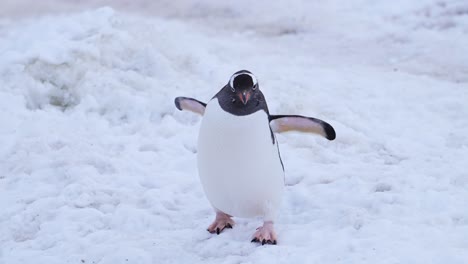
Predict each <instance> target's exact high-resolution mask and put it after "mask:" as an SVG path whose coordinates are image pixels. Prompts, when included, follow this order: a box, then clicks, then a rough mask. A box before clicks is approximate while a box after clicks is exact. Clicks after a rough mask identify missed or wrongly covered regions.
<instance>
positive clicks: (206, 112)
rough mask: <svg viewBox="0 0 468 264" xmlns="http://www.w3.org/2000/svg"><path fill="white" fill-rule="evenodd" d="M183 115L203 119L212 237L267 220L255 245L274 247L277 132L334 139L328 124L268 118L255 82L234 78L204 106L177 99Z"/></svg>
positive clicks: (201, 165) (279, 169) (202, 157)
mask: <svg viewBox="0 0 468 264" xmlns="http://www.w3.org/2000/svg"><path fill="white" fill-rule="evenodd" d="M175 105H176V107H177V108H178V109H179V110H188V111H192V112H195V113H197V114H200V115H202V116H203V119H202V122H201V127H200V133H199V137H198V154H197V156H198V172H199V177H200V180H201V183H202V185H203V189H204V191H205V194H206V196H207V198H208V200H209V201H210V203H211V205H212V206H213V208H214V211H215V212H216V218H215V220H214V222H213V223H212V224H211V225H210V226H209V227H208V231H209V232H210V233H217V234H219V233H220V232H222V231H223V230H224V229H225V228H232V227H233V226H234V221H233V220H232V217H233V216H235V217H243V218H251V217H256V216H261V217H263V221H264V222H263V226H261V227H259V228H258V229H257V231H256V232H255V233H254V235H253V239H252V242H259V243H261V244H262V245H263V244H276V242H277V236H276V234H275V231H274V229H273V222H274V220H275V218H276V215H277V213H278V209H279V207H280V202H281V198H282V194H283V191H284V168H283V164H282V161H281V157H280V153H279V148H278V142H277V141H276V137H275V134H274V133H275V132H276V133H280V132H286V131H301V132H311V133H316V134H319V135H322V136H324V137H325V138H327V139H328V140H333V139H335V130H334V129H333V127H332V126H331V125H329V124H328V123H326V122H324V121H322V120H319V119H316V118H311V117H305V116H299V115H270V113H269V111H268V106H267V103H266V101H265V97H264V96H263V94H262V92H261V91H260V87H259V84H258V81H257V78H256V77H255V76H254V75H253V74H252V73H251V72H249V71H247V70H242V71H238V72H236V73H234V74H233V75H232V76H231V78H230V79H229V82H228V83H227V84H226V85H225V86H224V87H223V88H222V89H221V90H220V91H219V92H218V93H217V94H216V95H215V96H214V97H213V98H212V99H211V100H210V101H209V102H208V104H205V103H203V102H200V101H198V100H196V99H193V98H188V97H177V98H176V99H175Z"/></svg>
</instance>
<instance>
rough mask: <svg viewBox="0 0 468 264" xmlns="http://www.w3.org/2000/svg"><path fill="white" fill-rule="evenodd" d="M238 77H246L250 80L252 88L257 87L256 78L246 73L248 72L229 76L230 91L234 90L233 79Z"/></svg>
mask: <svg viewBox="0 0 468 264" xmlns="http://www.w3.org/2000/svg"><path fill="white" fill-rule="evenodd" d="M240 75H248V76H250V78H251V79H252V83H253V86H255V85H257V83H258V81H257V77H255V75H253V74H251V73H248V72H239V73H236V74H234V75H232V76H231V79H229V86H231V89H234V79H236V77H237V76H240Z"/></svg>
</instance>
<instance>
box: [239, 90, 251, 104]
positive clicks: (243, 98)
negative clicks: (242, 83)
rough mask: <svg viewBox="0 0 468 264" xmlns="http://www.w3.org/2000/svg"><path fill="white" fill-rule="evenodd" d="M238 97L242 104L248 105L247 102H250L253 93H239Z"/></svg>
mask: <svg viewBox="0 0 468 264" xmlns="http://www.w3.org/2000/svg"><path fill="white" fill-rule="evenodd" d="M237 96H238V97H239V99H240V100H241V102H242V103H243V104H244V105H246V104H247V102H248V101H249V100H250V97H251V96H252V93H251V92H247V91H243V92H239V93H237Z"/></svg>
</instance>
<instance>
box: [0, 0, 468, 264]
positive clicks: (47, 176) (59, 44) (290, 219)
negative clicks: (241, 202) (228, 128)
mask: <svg viewBox="0 0 468 264" xmlns="http://www.w3.org/2000/svg"><path fill="white" fill-rule="evenodd" d="M55 2H59V1H57V0H49V5H44V6H38V7H36V8H34V6H33V5H32V3H31V2H28V1H25V0H22V1H18V2H15V1H10V0H6V1H4V2H2V3H0V9H1V10H2V12H1V13H0V14H3V18H0V57H1V60H0V123H1V124H2V125H1V126H0V208H1V213H0V263H1V264H3V263H5V264H10V263H47V264H53V263H143V264H145V263H347V264H349V263H412V264H413V263H444V264H445V263H450V264H466V263H468V169H467V164H468V163H467V162H468V118H467V116H468V106H467V103H468V48H467V47H468V3H467V2H466V1H464V0H460V1H456V0H453V1H435V0H421V1H403V0H398V1H392V2H391V3H390V2H389V1H383V0H382V1H370V0H352V1H338V0H331V1H327V3H322V2H323V1H306V0H295V1H276V2H274V4H272V3H270V1H256V2H255V4H252V5H248V4H247V3H248V2H250V1H246V0H240V1H236V2H235V3H230V2H227V1H222V2H221V1H195V2H193V1H188V0H187V1H175V2H174V1H161V2H158V3H151V2H146V1H133V2H131V1H123V0H119V1H114V2H112V3H113V6H112V8H111V7H106V8H98V7H97V5H98V4H97V3H99V4H101V3H105V1H96V2H91V1H89V0H86V1H80V5H76V4H75V5H67V4H65V2H64V1H62V2H61V5H55ZM108 2H111V1H108ZM15 3H17V5H15ZM129 3H130V4H129ZM2 5H3V7H2ZM21 7H24V8H21ZM39 7H40V8H39ZM88 7H89V9H87V8H88ZM54 8H55V9H54ZM18 10H20V11H24V10H35V13H34V14H31V12H29V13H28V12H19V11H18ZM69 11H70V12H71V13H64V12H69ZM18 12H19V13H18ZM38 14H39V15H38ZM244 68H245V69H249V70H251V71H252V72H254V73H255V74H256V75H257V77H258V78H259V81H260V87H261V89H262V90H263V92H264V94H265V95H266V97H267V100H268V103H269V107H270V110H271V112H272V113H274V114H280V113H283V114H303V115H310V116H314V117H318V118H321V119H323V120H326V121H328V122H329V123H331V124H332V125H333V126H334V127H335V129H336V131H337V139H336V140H335V141H332V142H328V141H326V140H324V139H322V138H320V137H317V136H312V135H304V134H284V135H279V136H278V139H279V141H280V148H281V153H282V157H283V161H284V164H285V169H286V183H287V188H286V195H285V197H284V203H283V207H282V210H281V214H280V217H279V219H278V221H277V231H278V234H279V245H277V246H259V245H256V244H252V243H250V239H251V235H252V234H253V232H254V231H255V228H256V227H257V226H259V225H260V224H261V221H260V219H253V220H252V219H250V220H249V219H236V221H237V226H235V227H234V229H232V230H228V231H226V232H224V233H223V234H221V235H219V236H217V235H211V234H209V233H208V232H206V227H207V226H208V224H209V223H210V222H211V221H212V219H213V216H214V215H213V213H212V209H211V208H210V206H209V203H208V202H207V200H206V199H205V197H204V194H203V191H202V189H201V186H200V184H199V180H198V177H197V169H196V140H197V133H198V128H199V124H200V118H199V117H197V116H195V115H193V114H191V113H187V112H178V111H177V110H176V109H175V107H174V105H173V98H174V97H176V96H180V95H185V96H191V97H195V98H198V99H200V100H203V101H207V100H208V99H209V98H211V96H212V95H213V94H214V93H215V92H217V91H218V89H220V88H221V87H222V86H223V85H224V84H225V83H226V82H227V80H228V78H229V76H230V75H231V74H232V73H233V72H235V71H237V70H240V69H244Z"/></svg>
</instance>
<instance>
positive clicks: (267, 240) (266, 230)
mask: <svg viewBox="0 0 468 264" xmlns="http://www.w3.org/2000/svg"><path fill="white" fill-rule="evenodd" d="M276 241H277V236H276V233H275V230H274V229H273V222H264V223H263V226H261V227H259V228H257V231H256V232H255V233H254V235H253V239H252V241H251V242H257V243H261V244H262V245H265V244H268V245H276Z"/></svg>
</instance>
